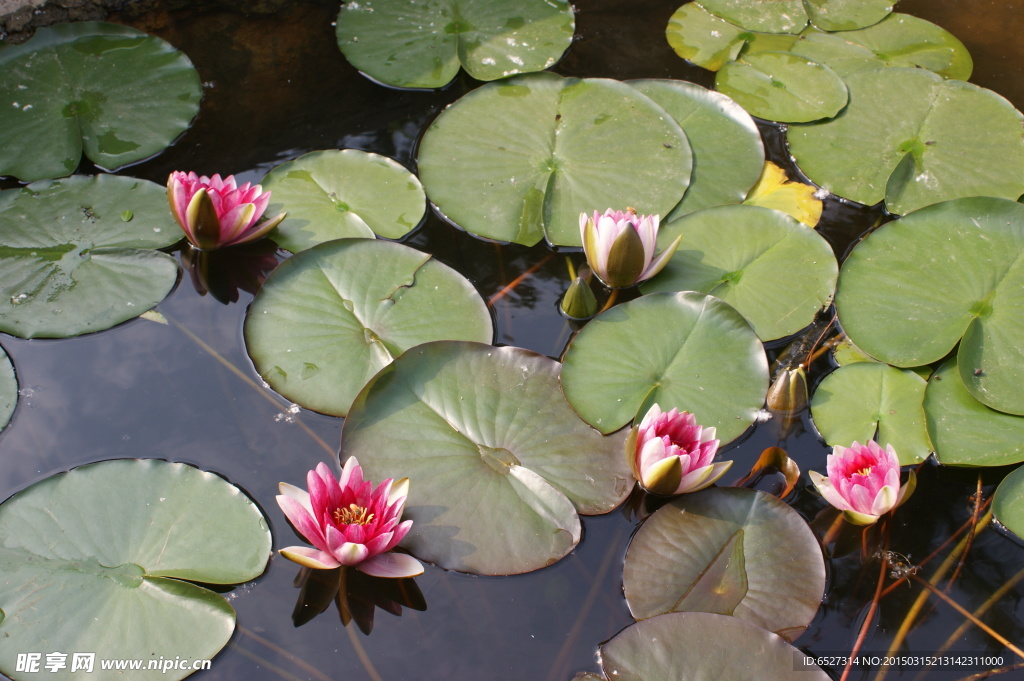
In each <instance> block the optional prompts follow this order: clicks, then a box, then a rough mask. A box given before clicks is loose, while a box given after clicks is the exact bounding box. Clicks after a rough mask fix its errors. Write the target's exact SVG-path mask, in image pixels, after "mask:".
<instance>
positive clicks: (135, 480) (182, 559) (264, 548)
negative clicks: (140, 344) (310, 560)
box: [0, 459, 271, 681]
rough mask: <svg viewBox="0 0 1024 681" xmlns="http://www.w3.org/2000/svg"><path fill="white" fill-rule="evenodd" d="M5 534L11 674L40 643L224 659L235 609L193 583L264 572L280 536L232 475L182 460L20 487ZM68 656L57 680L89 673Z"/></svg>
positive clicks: (115, 467) (125, 654) (2, 559)
mask: <svg viewBox="0 0 1024 681" xmlns="http://www.w3.org/2000/svg"><path fill="white" fill-rule="evenodd" d="M0 536H3V537H4V543H3V546H2V547H0V573H2V574H3V576H4V578H3V579H2V580H0V638H2V639H3V641H4V645H3V646H0V671H2V672H3V673H4V674H8V675H11V676H12V678H13V677H14V675H15V665H16V658H17V653H19V652H27V651H33V650H35V651H44V652H50V651H60V652H65V653H72V652H75V651H89V652H94V653H96V657H97V658H99V659H132V658H134V659H139V658H143V659H145V658H150V657H152V656H154V655H155V654H156V652H159V654H160V655H162V656H163V659H171V660H173V659H175V657H176V656H180V657H182V658H190V659H209V658H212V657H213V656H214V655H215V654H216V653H217V651H219V650H220V649H221V648H222V647H224V645H225V644H226V643H227V642H228V639H229V638H230V637H231V633H232V631H233V630H234V625H235V613H234V610H233V609H232V608H231V606H230V605H228V602H227V601H226V600H225V599H224V597H223V596H221V595H219V594H217V593H214V592H213V591H210V590H208V589H204V588H202V587H200V586H197V585H195V584H192V583H190V582H203V583H210V584H235V583H238V582H244V581H247V580H250V579H254V578H255V577H257V576H259V575H260V574H261V573H262V572H263V570H264V568H265V566H266V563H267V560H268V558H269V557H270V540H271V537H270V530H269V529H268V528H267V523H266V520H265V519H264V517H263V515H262V513H260V510H259V509H258V508H257V507H256V505H255V504H254V503H253V502H252V501H251V500H250V499H249V498H247V497H246V496H245V495H244V494H243V493H242V492H241V491H240V490H239V489H238V488H236V487H234V486H233V485H231V484H229V483H228V482H226V481H225V480H224V479H223V478H220V477H219V476H217V475H214V474H213V473H206V472H203V471H200V470H198V469H196V468H193V467H191V466H187V465H185V464H180V463H168V462H166V461H157V460H125V459H121V460H115V461H104V462H101V463H96V464H89V465H86V466H82V467H80V468H76V469H74V470H72V471H69V472H67V473H60V474H58V475H55V476H52V477H50V478H47V479H45V480H43V481H42V482H38V483H36V484H34V485H32V486H31V487H29V488H27V489H25V490H23V491H21V492H19V493H17V494H15V495H14V496H13V497H11V498H10V499H8V500H7V501H5V502H4V503H3V505H0ZM181 580H189V581H181ZM67 662H68V667H67V668H65V669H62V670H59V671H56V672H47V674H46V676H47V678H53V679H80V678H82V673H81V672H76V673H72V672H71V671H70V664H71V659H70V657H69V659H68V660H67ZM191 671H192V670H191V669H189V670H171V671H170V672H169V673H166V674H164V673H163V672H162V671H159V670H152V671H146V670H143V671H137V672H133V677H132V678H139V679H181V678H184V677H185V676H187V675H188V674H190V673H191ZM88 676H89V677H90V678H96V679H98V680H101V681H102V680H109V679H120V678H123V672H117V671H113V670H106V671H104V670H101V669H100V668H99V664H96V667H95V670H94V671H93V672H92V673H91V674H89V675H88ZM18 677H19V678H24V677H21V676H20V674H18Z"/></svg>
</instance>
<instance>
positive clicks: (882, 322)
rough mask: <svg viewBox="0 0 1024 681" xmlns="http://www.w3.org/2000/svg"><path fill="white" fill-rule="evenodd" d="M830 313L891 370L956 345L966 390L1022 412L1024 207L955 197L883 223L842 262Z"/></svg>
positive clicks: (941, 354) (934, 356)
mask: <svg viewBox="0 0 1024 681" xmlns="http://www.w3.org/2000/svg"><path fill="white" fill-rule="evenodd" d="M836 310H837V312H838V315H839V321H840V323H841V324H842V325H843V329H844V330H845V331H846V333H847V334H848V335H849V336H850V340H851V341H853V343H855V344H856V345H857V347H858V348H860V349H861V350H863V351H864V352H866V353H868V354H869V355H870V356H871V357H874V358H876V359H879V360H881V361H883V362H886V363H888V364H893V365H895V366H899V367H914V366H920V365H924V364H930V363H932V362H936V361H939V360H940V359H942V358H943V357H945V356H946V355H947V354H949V352H950V351H951V350H953V349H954V347H957V346H958V344H959V346H958V347H957V351H956V353H957V358H958V366H959V371H960V378H961V380H962V381H963V383H964V385H965V386H966V388H967V390H968V392H970V393H971V395H973V396H974V398H975V399H977V400H979V401H980V402H982V403H984V404H985V405H987V406H989V407H991V408H993V409H997V410H999V411H1004V412H1008V413H1011V414H1024V392H1022V391H1021V390H1020V386H1021V385H1022V384H1024V342H1022V340H1021V339H1022V338H1024V206H1022V205H1021V204H1019V203H1017V202H1016V201H1010V200H1006V199H996V198H986V197H979V198H965V199H957V200H955V201H946V202H943V203H939V204H936V205H933V206H928V207H926V208H922V209H921V210H918V211H915V212H913V213H911V214H908V215H906V216H904V217H903V218H901V219H899V220H895V221H893V222H889V223H887V224H885V225H883V226H882V227H880V228H879V229H878V230H876V231H875V232H873V233H872V234H871V235H870V236H868V237H867V238H866V239H864V240H863V241H862V242H861V243H860V244H858V245H857V247H856V248H854V249H853V251H852V252H851V253H850V255H849V257H847V259H846V262H845V263H844V264H843V268H842V271H841V272H840V276H839V286H838V291H837V293H836ZM934 444H935V445H936V446H939V443H938V442H935V443H934Z"/></svg>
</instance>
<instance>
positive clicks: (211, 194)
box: [167, 170, 285, 251]
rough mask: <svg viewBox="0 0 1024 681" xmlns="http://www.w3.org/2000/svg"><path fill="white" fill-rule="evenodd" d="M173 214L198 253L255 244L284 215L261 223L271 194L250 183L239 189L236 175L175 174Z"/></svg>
mask: <svg viewBox="0 0 1024 681" xmlns="http://www.w3.org/2000/svg"><path fill="white" fill-rule="evenodd" d="M167 200H168V202H169V203H170V204H171V214H173V215H174V219H175V220H177V221H178V224H179V225H181V228H182V229H183V230H184V231H185V236H186V237H188V240H189V241H190V242H191V243H192V245H193V246H195V247H196V248H198V249H201V250H204V251H212V250H214V249H217V248H223V247H224V246H233V245H235V244H243V243H246V242H247V241H254V240H256V239H258V238H260V237H261V236H263V235H265V234H266V233H267V232H269V231H270V230H272V229H273V228H274V227H276V226H277V225H278V224H279V223H280V222H281V221H282V220H284V217H285V214H284V213H281V214H280V215H278V216H276V217H273V218H271V219H269V220H264V221H263V222H259V219H260V216H262V215H263V211H265V210H266V209H267V204H268V203H270V192H265V191H263V187H261V186H260V185H256V186H250V184H249V183H248V182H246V183H245V184H243V185H242V186H241V187H238V186H236V184H235V177H234V175H228V176H227V177H225V178H224V179H221V177H220V175H214V176H213V177H206V176H205V175H203V176H202V177H200V176H199V175H196V174H195V173H183V172H180V171H177V170H176V171H174V172H173V173H171V175H170V177H168V178H167Z"/></svg>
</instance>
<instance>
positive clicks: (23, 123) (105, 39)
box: [0, 22, 202, 182]
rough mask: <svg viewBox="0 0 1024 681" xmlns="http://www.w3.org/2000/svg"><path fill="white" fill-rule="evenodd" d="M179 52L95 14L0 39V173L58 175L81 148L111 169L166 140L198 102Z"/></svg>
mask: <svg viewBox="0 0 1024 681" xmlns="http://www.w3.org/2000/svg"><path fill="white" fill-rule="evenodd" d="M201 96H202V86H201V84H200V81H199V74H198V73H197V72H196V70H195V68H194V67H193V66H192V62H190V61H189V59H188V57H186V56H185V55H184V54H182V53H181V52H179V51H178V50H176V49H175V48H174V47H173V46H171V45H169V44H168V43H166V42H164V41H163V40H161V39H160V38H157V37H155V36H151V35H146V34H145V33H143V32H141V31H138V30H136V29H133V28H129V27H127V26H120V25H118V24H108V23H100V22H81V23H71V24H59V25H56V26H50V27H47V28H40V29H39V30H38V31H36V34H35V35H34V36H33V37H32V39H30V40H28V41H27V42H25V43H22V44H20V45H11V44H3V43H0V175H14V176H15V177H18V178H19V179H21V180H23V181H26V182H30V181H33V180H41V179H45V178H53V177H64V176H65V175H68V174H70V173H72V172H74V170H75V168H77V167H78V163H79V161H80V160H81V158H82V153H83V151H84V152H85V155H86V156H87V157H88V158H89V160H91V161H92V162H93V163H95V164H96V165H98V166H99V167H101V168H104V169H106V170H116V169H118V168H122V167H124V166H126V165H129V164H131V163H135V162H137V161H142V160H144V159H147V158H149V157H151V156H153V155H155V154H157V153H159V152H161V151H163V150H164V149H165V148H166V147H167V146H168V145H170V144H171V142H173V141H174V140H175V138H177V137H178V136H179V135H180V134H181V133H183V132H184V131H185V130H186V129H187V128H188V127H189V125H191V123H192V119H193V118H195V115H196V113H198V111H199V100H200V98H201Z"/></svg>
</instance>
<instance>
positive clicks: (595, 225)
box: [580, 208, 682, 288]
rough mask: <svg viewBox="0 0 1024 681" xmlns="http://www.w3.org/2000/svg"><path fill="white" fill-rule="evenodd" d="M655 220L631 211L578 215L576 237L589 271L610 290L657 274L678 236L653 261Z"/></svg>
mask: <svg viewBox="0 0 1024 681" xmlns="http://www.w3.org/2000/svg"><path fill="white" fill-rule="evenodd" d="M659 219H660V218H659V216H657V215H637V213H636V211H635V210H634V209H632V208H627V209H626V210H625V211H621V210H612V209H611V208H609V209H608V210H606V211H605V212H604V215H601V214H600V213H598V212H597V211H596V210H595V211H594V215H593V216H592V217H590V216H588V215H587V214H586V213H580V236H581V237H582V238H583V250H584V251H585V252H586V254H587V263H589V264H590V269H592V270H593V271H594V274H596V275H597V276H598V278H600V279H601V281H603V282H604V283H605V284H606V285H608V286H610V287H611V288H624V287H627V286H633V285H635V284H639V283H640V282H641V281H646V280H647V279H650V278H651V277H653V276H654V275H655V274H657V273H658V272H660V271H661V270H662V268H663V267H665V265H666V264H667V263H668V261H669V258H671V257H672V254H673V253H675V252H676V248H677V247H678V246H679V241H680V239H682V236H679V237H677V238H676V240H675V241H673V242H672V244H671V245H670V246H669V247H668V248H666V249H665V250H664V251H662V253H661V255H659V256H658V257H657V258H655V257H654V249H655V246H656V245H657V241H658V221H659Z"/></svg>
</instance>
